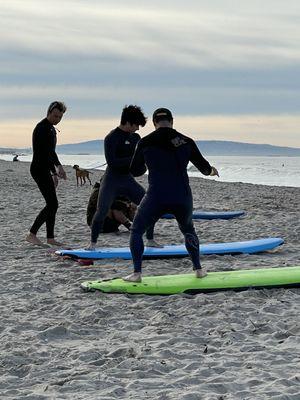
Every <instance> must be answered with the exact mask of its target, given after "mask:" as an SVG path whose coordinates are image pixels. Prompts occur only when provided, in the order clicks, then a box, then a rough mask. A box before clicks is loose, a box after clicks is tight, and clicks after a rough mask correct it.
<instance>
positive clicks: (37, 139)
mask: <svg viewBox="0 0 300 400" xmlns="http://www.w3.org/2000/svg"><path fill="white" fill-rule="evenodd" d="M55 147H56V130H55V128H54V126H53V125H52V124H51V123H50V122H49V121H48V119H47V118H44V119H43V120H42V121H41V122H39V123H38V124H37V126H36V127H35V129H34V131H33V134H32V149H33V158H32V163H31V166H30V173H31V175H32V177H33V179H34V180H35V182H36V183H37V185H38V187H39V189H40V191H41V193H42V195H43V197H44V199H45V201H46V206H45V207H44V208H43V209H42V211H41V212H40V213H39V215H38V216H37V217H36V219H35V221H34V223H33V225H32V227H31V228H30V232H31V233H33V234H34V235H36V234H37V232H38V230H39V228H40V227H41V226H42V225H43V224H44V223H46V229H47V238H48V239H52V238H54V224H55V216H56V212H57V208H58V201H57V197H56V190H55V186H54V182H53V179H52V176H51V175H52V174H51V173H54V174H56V170H55V166H58V165H60V162H59V159H58V157H57V154H56V152H55Z"/></svg>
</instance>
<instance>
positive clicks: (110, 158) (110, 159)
mask: <svg viewBox="0 0 300 400" xmlns="http://www.w3.org/2000/svg"><path fill="white" fill-rule="evenodd" d="M117 147H118V137H117V135H108V136H107V137H106V138H105V139H104V154H105V158H106V161H107V165H108V166H110V167H112V168H114V169H118V170H122V169H126V168H127V169H128V168H129V165H130V162H131V157H129V156H128V157H126V156H123V157H120V156H118V155H117Z"/></svg>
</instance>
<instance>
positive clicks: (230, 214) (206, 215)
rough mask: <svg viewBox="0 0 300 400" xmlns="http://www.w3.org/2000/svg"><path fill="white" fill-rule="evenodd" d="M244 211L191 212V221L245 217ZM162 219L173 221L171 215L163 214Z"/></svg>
mask: <svg viewBox="0 0 300 400" xmlns="http://www.w3.org/2000/svg"><path fill="white" fill-rule="evenodd" d="M245 214H246V213H245V211H242V210H241V211H200V210H199V211H197V210H195V211H193V219H232V218H238V217H241V216H242V215H245ZM162 218H164V219H173V218H174V215H173V214H164V215H163V216H162Z"/></svg>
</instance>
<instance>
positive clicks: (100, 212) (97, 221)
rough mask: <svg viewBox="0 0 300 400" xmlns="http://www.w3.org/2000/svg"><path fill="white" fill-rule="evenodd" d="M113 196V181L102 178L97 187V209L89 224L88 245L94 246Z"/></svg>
mask: <svg viewBox="0 0 300 400" xmlns="http://www.w3.org/2000/svg"><path fill="white" fill-rule="evenodd" d="M114 198H115V185H114V184H113V182H110V183H108V179H105V180H104V179H103V181H102V182H101V186H100V189H99V195H98V201H97V210H96V212H95V214H94V217H93V220H92V224H91V244H90V247H91V248H93V247H95V245H96V243H97V239H98V236H99V234H100V232H102V230H103V224H104V220H105V217H106V215H107V213H108V211H109V209H110V206H111V204H112V202H113V201H114Z"/></svg>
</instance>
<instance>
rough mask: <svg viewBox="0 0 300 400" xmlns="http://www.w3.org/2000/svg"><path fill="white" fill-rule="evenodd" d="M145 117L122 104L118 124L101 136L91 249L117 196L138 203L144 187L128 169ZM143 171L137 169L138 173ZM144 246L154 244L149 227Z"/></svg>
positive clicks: (137, 109)
mask: <svg viewBox="0 0 300 400" xmlns="http://www.w3.org/2000/svg"><path fill="white" fill-rule="evenodd" d="M145 124H146V117H145V116H144V114H143V112H142V110H141V109H140V107H138V106H134V105H129V106H126V107H124V109H123V111H122V115H121V121H120V125H119V126H118V127H117V128H115V129H114V130H112V131H111V132H110V133H109V134H108V135H107V136H106V137H105V139H104V152H105V158H106V161H107V168H106V171H105V173H104V175H103V177H102V181H101V186H100V190H99V196H98V203H97V211H96V213H95V215H94V218H93V221H92V225H91V242H90V245H89V246H88V249H90V250H93V249H95V246H96V243H97V240H98V236H99V234H100V233H101V232H103V224H104V220H105V217H106V215H107V213H108V211H109V209H110V207H111V205H112V203H113V201H114V200H115V198H116V197H117V196H126V197H128V198H129V199H130V200H131V201H132V202H133V203H135V204H139V203H140V202H141V200H142V198H143V196H144V194H145V190H144V188H143V187H142V186H141V185H140V184H139V183H137V181H136V180H135V179H134V177H133V175H132V174H131V173H130V171H129V167H130V163H131V159H132V156H133V153H134V150H135V147H136V145H137V143H138V141H139V140H140V138H141V137H140V135H139V134H138V133H136V131H137V130H138V129H139V127H140V126H145ZM142 173H144V170H143V171H141V173H140V175H141V174H142ZM147 239H148V243H147V244H148V245H154V246H155V245H157V244H156V242H155V241H154V240H153V226H152V227H149V229H148V231H147Z"/></svg>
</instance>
